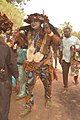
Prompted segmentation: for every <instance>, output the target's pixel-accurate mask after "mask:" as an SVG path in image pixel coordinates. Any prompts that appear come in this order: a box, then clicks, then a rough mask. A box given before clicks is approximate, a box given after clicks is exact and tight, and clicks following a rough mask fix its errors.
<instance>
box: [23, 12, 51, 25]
mask: <svg viewBox="0 0 80 120" xmlns="http://www.w3.org/2000/svg"><path fill="white" fill-rule="evenodd" d="M27 16H28V18H26V19H24V22H26V23H29V24H31V20H40V21H41V23H43V22H49V19H48V16H46V15H44V14H39V13H34V14H30V15H27Z"/></svg>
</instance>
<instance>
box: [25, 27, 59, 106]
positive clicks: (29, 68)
mask: <svg viewBox="0 0 80 120" xmlns="http://www.w3.org/2000/svg"><path fill="white" fill-rule="evenodd" d="M54 36H55V35H54ZM35 38H36V39H35ZM27 39H28V49H29V48H30V46H31V45H32V44H33V43H35V44H33V45H34V47H35V52H34V51H32V52H33V54H35V53H37V52H40V53H41V54H43V58H42V59H41V61H40V62H35V61H34V59H32V60H31V62H30V61H28V60H26V61H25V62H24V70H25V72H26V107H29V108H31V107H32V105H33V104H34V97H33V93H34V90H33V88H34V85H35V83H36V80H37V79H36V78H37V76H39V77H40V79H41V81H42V83H43V85H44V89H45V98H51V85H52V78H51V73H50V66H52V65H49V62H50V59H52V58H51V56H50V57H49V54H50V46H51V45H57V44H59V40H60V39H59V38H57V37H56V36H55V38H52V37H50V36H49V35H48V34H45V33H44V31H43V29H42V28H41V30H40V31H39V32H38V34H37V36H36V34H35V32H34V31H29V32H28V35H27ZM34 40H35V41H34ZM32 52H31V53H32ZM48 57H49V58H48ZM31 58H32V56H31ZM33 58H34V57H33ZM47 60H48V63H47Z"/></svg>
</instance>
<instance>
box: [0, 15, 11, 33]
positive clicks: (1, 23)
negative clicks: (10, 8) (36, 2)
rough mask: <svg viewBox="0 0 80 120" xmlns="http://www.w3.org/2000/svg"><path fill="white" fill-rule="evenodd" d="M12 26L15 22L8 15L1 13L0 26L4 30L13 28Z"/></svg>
mask: <svg viewBox="0 0 80 120" xmlns="http://www.w3.org/2000/svg"><path fill="white" fill-rule="evenodd" d="M12 26H13V22H12V21H11V20H10V19H9V18H8V17H7V15H6V14H2V13H0V27H1V28H2V30H3V31H4V32H6V30H7V29H8V28H10V29H12Z"/></svg>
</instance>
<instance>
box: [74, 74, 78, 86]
mask: <svg viewBox="0 0 80 120" xmlns="http://www.w3.org/2000/svg"><path fill="white" fill-rule="evenodd" d="M74 82H75V85H77V84H78V75H77V76H74Z"/></svg>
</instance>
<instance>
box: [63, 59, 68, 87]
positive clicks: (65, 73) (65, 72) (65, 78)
mask: <svg viewBox="0 0 80 120" xmlns="http://www.w3.org/2000/svg"><path fill="white" fill-rule="evenodd" d="M69 67H70V63H67V62H65V61H64V60H63V61H62V69H63V84H64V88H68V73H69Z"/></svg>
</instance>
